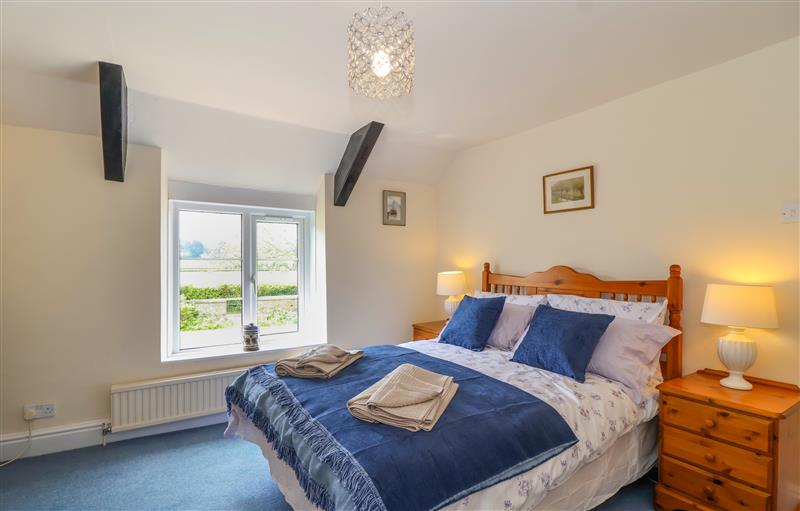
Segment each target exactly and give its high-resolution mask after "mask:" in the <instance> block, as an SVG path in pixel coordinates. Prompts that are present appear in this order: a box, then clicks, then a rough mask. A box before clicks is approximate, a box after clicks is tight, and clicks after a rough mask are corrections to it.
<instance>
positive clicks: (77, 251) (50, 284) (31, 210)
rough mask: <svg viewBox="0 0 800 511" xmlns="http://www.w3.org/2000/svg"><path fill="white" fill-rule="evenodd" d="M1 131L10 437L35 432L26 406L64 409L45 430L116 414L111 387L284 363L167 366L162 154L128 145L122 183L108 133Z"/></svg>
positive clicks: (2, 426) (0, 348)
mask: <svg viewBox="0 0 800 511" xmlns="http://www.w3.org/2000/svg"><path fill="white" fill-rule="evenodd" d="M1 136H2V161H1V162H0V169H2V182H1V185H0V188H1V189H2V231H1V232H2V316H1V317H0V323H2V326H0V335H1V336H2V338H1V339H0V359H2V361H1V364H2V365H1V366H0V387H2V388H0V401H2V413H0V432H2V433H13V432H18V431H23V430H24V429H25V423H24V422H23V421H22V406H23V405H25V404H30V403H42V402H53V403H55V404H56V411H57V415H56V417H53V418H49V419H41V420H37V421H36V425H35V427H36V428H37V429H39V428H47V427H52V426H60V425H65V424H73V423H79V422H85V421H90V420H95V419H106V418H108V417H109V415H110V414H109V402H110V397H109V388H110V386H111V384H113V383H123V382H128V381H136V380H143V379H149V378H158V377H164V376H175V375H181V374H191V373H196V372H201V371H209V370H215V369H224V368H230V367H239V366H244V365H255V364H258V363H263V362H266V361H268V360H270V358H274V357H275V354H272V356H271V357H270V355H267V354H260V353H256V354H243V355H237V356H233V357H228V358H222V359H216V360H206V361H186V362H169V363H162V362H161V358H160V354H161V348H160V339H161V336H160V330H159V329H160V313H161V292H160V285H161V279H160V271H161V270H160V257H159V255H160V250H161V249H160V236H161V234H160V228H159V226H160V221H161V213H162V200H163V199H164V198H165V197H166V196H165V195H162V190H164V189H165V188H164V185H165V184H166V181H165V180H164V172H163V171H162V168H161V150H160V149H158V148H155V147H147V146H139V145H130V146H128V163H127V173H126V182H125V183H116V182H111V181H106V180H104V179H103V167H102V157H101V146H100V140H99V138H98V137H95V136H87V135H76V134H70V133H63V132H56V131H45V130H39V129H31V128H19V127H13V126H8V125H3V126H2V135H1ZM123 290H124V291H123Z"/></svg>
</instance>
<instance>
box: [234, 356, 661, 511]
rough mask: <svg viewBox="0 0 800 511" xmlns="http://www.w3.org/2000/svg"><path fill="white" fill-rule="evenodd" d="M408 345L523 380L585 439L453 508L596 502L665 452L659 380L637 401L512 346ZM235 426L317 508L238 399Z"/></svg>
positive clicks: (290, 490)
mask: <svg viewBox="0 0 800 511" xmlns="http://www.w3.org/2000/svg"><path fill="white" fill-rule="evenodd" d="M402 346H405V347H408V348H411V349H415V350H418V351H420V352H422V353H425V354H427V355H430V356H433V357H439V358H443V359H446V360H450V361H451V362H455V363H458V364H461V365H464V366H467V367H470V368H472V369H475V370H477V371H480V372H482V373H484V374H487V375H488V376H491V377H493V378H495V379H498V380H500V381H504V382H506V383H509V384H511V385H514V386H516V387H519V388H521V389H523V390H525V391H527V392H530V393H531V394H534V395H535V396H537V397H538V398H540V399H542V400H543V401H545V402H546V403H548V404H549V405H550V406H552V407H553V408H554V409H555V410H556V411H557V412H558V413H559V414H561V416H562V417H563V418H564V419H565V420H566V421H567V423H568V424H569V425H570V427H571V428H572V430H573V431H574V433H575V435H576V437H577V438H578V443H576V444H575V445H574V446H572V447H570V448H568V449H567V450H566V451H564V452H563V453H561V454H559V455H558V456H555V457H553V458H551V459H550V460H548V461H546V462H544V463H542V464H541V465H539V466H537V467H535V468H533V469H531V470H529V471H527V472H524V473H522V474H519V475H517V476H515V477H512V478H510V479H508V480H506V481H503V482H501V483H498V484H495V485H494V486H491V487H489V488H486V489H484V490H481V491H479V492H476V493H473V494H471V495H468V496H467V497H464V498H463V499H461V500H459V501H457V502H454V503H452V504H450V505H448V506H447V507H446V508H445V509H451V510H457V509H531V508H534V507H536V508H538V509H570V510H572V509H591V508H592V507H594V506H596V505H597V504H599V503H601V502H603V501H604V500H606V499H607V498H609V497H610V496H612V495H613V494H614V493H615V492H616V491H617V490H618V489H619V488H620V487H622V486H623V485H625V484H627V483H629V482H631V481H633V480H635V479H637V478H638V477H640V476H641V475H642V474H644V473H645V472H646V471H647V470H648V469H649V468H650V467H651V466H652V465H653V463H654V462H655V459H656V456H657V450H656V444H657V433H656V422H657V421H655V420H652V419H653V418H654V417H655V415H656V413H657V410H658V402H657V396H658V392H657V390H656V389H655V385H656V384H657V382H656V381H652V382H651V383H650V384H649V385H648V388H647V389H645V392H644V394H645V395H646V399H645V400H644V401H642V402H641V403H639V404H635V403H634V402H633V401H632V400H631V399H630V398H629V397H628V396H627V394H626V393H625V392H624V391H623V390H622V387H621V385H620V384H619V383H616V382H614V381H612V380H608V379H606V378H602V377H600V376H597V375H594V374H591V373H589V374H587V377H586V381H585V382H584V383H578V382H576V381H574V380H572V379H571V378H568V377H565V376H561V375H558V374H555V373H550V372H548V371H544V370H542V369H537V368H532V367H529V366H526V365H524V364H517V363H515V362H511V361H510V358H511V353H508V352H503V351H499V350H491V349H487V350H485V351H483V352H472V351H469V350H465V349H463V348H459V347H457V346H452V345H448V344H439V343H437V342H434V341H418V342H413V343H406V344H404V345H402ZM232 414H234V415H235V417H232V420H231V425H232V428H231V430H232V431H230V432H232V433H236V434H238V435H240V436H242V437H244V438H246V439H248V440H250V441H252V442H254V443H256V444H258V445H259V446H260V447H261V449H262V451H263V453H264V456H265V457H266V459H267V461H268V462H269V466H270V472H271V475H272V477H273V479H274V480H275V481H276V482H277V484H278V487H279V488H280V489H281V491H282V492H283V494H284V496H285V497H286V500H287V502H289V504H290V505H291V506H292V507H293V508H294V509H298V510H299V509H303V510H306V509H314V506H313V504H311V503H310V502H309V501H308V500H307V499H306V498H305V495H304V494H303V491H302V489H301V488H300V486H299V484H298V482H297V480H296V479H295V475H294V472H293V471H292V470H291V468H289V467H288V465H286V464H285V463H283V462H282V461H281V460H280V459H278V457H277V454H276V453H275V452H274V451H273V450H272V448H271V447H270V445H269V443H268V442H267V441H266V439H265V438H264V436H263V433H262V432H261V431H260V430H259V429H257V428H256V427H255V426H254V425H253V424H252V423H251V422H250V421H249V420H248V419H247V418H246V417H244V415H243V414H241V412H240V411H239V410H238V409H236V408H235V407H234V408H233V409H232Z"/></svg>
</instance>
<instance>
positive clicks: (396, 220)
mask: <svg viewBox="0 0 800 511" xmlns="http://www.w3.org/2000/svg"><path fill="white" fill-rule="evenodd" d="M383 225H400V226H403V225H406V192H395V191H392V190H384V191H383Z"/></svg>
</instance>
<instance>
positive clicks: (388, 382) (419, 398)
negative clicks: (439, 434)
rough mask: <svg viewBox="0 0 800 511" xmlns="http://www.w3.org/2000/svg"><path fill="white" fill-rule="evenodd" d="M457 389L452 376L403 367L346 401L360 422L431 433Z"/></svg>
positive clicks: (410, 366)
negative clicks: (377, 423)
mask: <svg viewBox="0 0 800 511" xmlns="http://www.w3.org/2000/svg"><path fill="white" fill-rule="evenodd" d="M456 390H458V384H457V383H454V382H453V377H452V376H444V375H441V374H437V373H434V372H431V371H427V370H425V369H422V368H419V367H417V366H414V365H411V364H403V365H401V366H398V367H397V368H395V369H394V370H393V371H392V372H390V373H389V374H387V375H386V376H384V377H383V378H382V379H380V380H378V381H377V382H376V383H375V384H374V385H372V386H371V387H369V388H368V389H366V390H364V391H363V392H361V393H360V394H358V395H357V396H356V397H354V398H353V399H351V400H350V401H348V402H347V408H348V409H349V410H350V413H352V414H353V416H354V417H355V418H357V419H361V420H363V421H367V422H379V423H381V424H386V425H389V426H395V427H398V428H403V429H407V430H408V431H419V430H425V431H430V430H431V429H433V426H434V425H436V421H438V420H439V417H441V416H442V414H443V413H444V411H445V409H446V408H447V405H449V404H450V401H451V400H452V399H453V396H454V395H455V393H456Z"/></svg>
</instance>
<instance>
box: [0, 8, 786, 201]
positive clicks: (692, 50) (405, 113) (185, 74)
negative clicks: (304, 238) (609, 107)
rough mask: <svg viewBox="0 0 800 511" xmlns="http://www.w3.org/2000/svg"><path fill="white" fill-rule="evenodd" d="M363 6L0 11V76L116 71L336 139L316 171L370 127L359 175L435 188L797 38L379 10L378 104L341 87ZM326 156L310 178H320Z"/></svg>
mask: <svg viewBox="0 0 800 511" xmlns="http://www.w3.org/2000/svg"><path fill="white" fill-rule="evenodd" d="M368 5H372V4H365V3H355V2H335V3H227V4H226V3H111V2H108V3H60V2H56V3H3V6H2V32H3V33H2V43H3V46H2V58H3V61H2V65H3V70H4V71H6V72H7V73H9V74H10V73H11V71H12V70H13V71H14V72H15V73H17V76H27V77H32V76H47V77H50V78H51V79H58V80H62V81H64V80H68V81H70V82H84V83H86V84H87V85H88V84H92V85H94V84H95V83H96V68H95V65H94V63H95V62H96V61H98V60H107V61H110V62H116V63H120V64H122V65H123V66H124V68H125V74H126V77H127V82H128V86H129V88H130V89H132V90H133V91H134V95H136V94H140V97H144V98H147V97H153V98H165V101H166V100H174V101H177V102H180V103H182V104H187V103H188V104H194V105H201V106H203V107H208V108H210V109H214V110H221V111H226V112H233V113H238V114H243V115H246V116H248V118H249V119H252V118H259V119H266V120H269V121H268V122H270V123H271V125H273V127H278V128H279V127H281V126H285V124H283V123H287V124H292V125H297V126H300V127H306V128H312V129H313V130H314V132H315V133H322V134H323V135H324V136H323V137H322V138H326V139H327V138H330V137H333V139H336V140H337V142H331V143H330V144H331V145H330V147H328V146H327V145H326V149H325V150H324V151H322V152H323V153H325V158H327V159H329V158H330V156H329V154H334V153H339V152H340V150H341V149H343V144H344V143H345V141H346V137H342V136H341V135H343V134H347V133H350V132H352V131H353V130H355V129H357V128H358V127H360V126H361V125H363V124H364V123H366V122H367V121H370V120H379V121H382V122H384V123H386V125H387V129H386V131H385V132H384V136H382V139H381V141H380V142H379V145H378V146H377V147H376V157H379V158H382V160H381V162H382V164H381V165H380V167H381V168H382V169H384V170H383V171H381V170H375V171H374V172H377V173H379V174H380V173H381V172H383V175H387V176H392V177H397V178H402V179H415V180H423V181H435V180H436V178H437V177H438V173H439V172H440V171H441V170H442V169H441V167H442V166H444V165H446V164H447V163H448V162H449V160H450V158H452V155H453V154H454V153H455V152H456V151H457V150H460V149H463V148H465V147H469V146H472V145H476V144H480V143H483V142H486V141H489V140H492V139H495V138H499V137H503V136H506V135H509V134H513V133H516V132H519V131H523V130H525V129H528V128H531V127H534V126H537V125H541V124H544V123H546V122H549V121H552V120H555V119H558V118H562V117H565V116H568V115H571V114H573V113H577V112H580V111H583V110H586V109H587V108H591V107H593V106H595V105H598V104H601V103H604V102H606V101H609V100H612V99H615V98H618V97H622V96H625V95H627V94H630V93H632V92H635V91H638V90H641V89H644V88H647V87H649V86H652V85H655V84H657V83H660V82H663V81H666V80H670V79H673V78H677V77H679V76H683V75H686V74H689V73H691V72H694V71H697V70H700V69H703V68H706V67H709V66H712V65H714V64H717V63H720V62H724V61H726V60H730V59H732V58H735V57H737V56H740V55H743V54H745V53H749V52H751V51H754V50H756V49H759V48H762V47H765V46H768V45H770V44H773V43H776V42H779V41H782V40H784V39H788V38H790V37H794V36H796V35H797V34H798V3H796V2H774V3H771V2H763V1H762V2H736V3H733V2H731V3H725V2H669V3H667V2H663V3H654V2H637V3H621V2H620V3H605V2H596V3H595V2H581V3H572V2H546V3H507V2H488V1H487V2H480V3H445V2H438V3H425V2H413V3H406V2H391V3H389V5H390V6H392V7H393V8H395V9H402V10H404V11H405V12H406V13H407V14H408V15H409V17H410V18H412V19H413V21H414V24H415V29H416V44H417V48H416V54H417V58H416V61H417V68H416V84H415V87H414V91H413V94H412V95H411V96H409V97H405V98H401V99H399V100H392V101H379V100H371V99H365V98H361V97H356V96H354V95H353V94H352V93H351V92H350V91H349V89H348V88H347V83H346V74H345V67H346V51H345V45H346V27H347V24H348V22H349V19H350V17H351V16H352V14H353V12H355V11H356V10H360V9H364V8H365V7H367V6H368ZM20 73H22V74H20ZM4 74H5V73H4ZM26 83H27V82H26ZM64 83H65V82H64ZM4 85H5V86H6V87H7V88H8V89H14V90H16V91H17V92H20V91H19V89H20V88H23V89H24V88H26V87H25V86H22V85H19V84H18V85H17V86H16V87H8V85H7V81H6V79H5V78H4ZM27 88H28V89H30V87H27ZM43 90H44V89H43ZM28 94H29V95H30V94H31V93H30V92H28ZM16 97H17V96H14V95H13V94H12V96H11V98H9V97H8V95H7V94H4V105H3V112H4V115H5V116H6V118H8V115H9V114H10V115H11V116H12V117H14V116H22V117H24V116H25V115H26V112H24V111H21V110H22V109H21V107H20V106H19V105H20V104H21V102H22V100H19V101H16V99H15V98H16ZM87 97H88V96H87ZM51 101H52V99H51ZM92 101H94V102H95V103H96V101H97V100H96V96H95V97H94V99H93V100H92ZM46 102H47V101H46V100H45V99H44V98H42V104H44V103H46ZM27 103H30V107H31V108H35V105H36V103H37V102H36V101H31V100H28V101H27ZM143 103H146V101H144V100H143ZM151 103H152V101H151ZM133 107H134V108H137V106H136V105H135V104H134V105H133ZM143 108H144V110H145V111H146V110H147V108H148V107H143ZM50 110H52V109H50ZM37 115H39V116H43V117H47V116H48V114H47V113H40V114H37ZM92 119H96V117H92ZM140 119H141V116H140ZM92 122H94V121H93V120H92ZM246 125H247V123H243V126H246ZM276 129H277V128H276ZM76 130H78V129H77V128H76ZM132 131H136V130H135V129H133V130H132ZM162 131H163V130H162ZM167 131H168V128H167ZM157 134H158V130H155V129H151V127H150V126H149V125H147V123H145V125H144V126H142V129H141V130H140V133H139V137H140V138H146V139H147V140H146V141H147V143H151V144H154V145H161V146H162V147H166V145H168V144H166V145H165V144H164V143H163V142H162V141H161V140H159V139H158V138H159V137H158V136H156V135H157ZM164 136H167V137H168V135H164ZM337 137H338V138H337ZM326 144H327V142H326ZM337 144H338V145H337ZM188 145H191V144H188ZM381 145H383V146H385V147H383V148H382V149H381ZM184 146H187V143H184ZM339 146H341V148H339ZM181 147H183V146H181ZM168 149H169V148H168ZM334 149H335V150H334ZM186 150H188V147H187V149H186ZM276 150H278V149H276ZM295 150H298V148H295ZM303 150H306V151H309V152H314V151H315V149H314V147H313V146H308V147H305V148H304V149H303ZM412 154H413V155H414V157H413V158H411V159H409V158H410V156H411V155H412ZM262 156H263V155H262ZM338 156H339V154H336V157H334V158H333V159H334V160H335V161H333V162H330V161H328V160H327V159H326V160H325V161H322V160H320V161H319V162H315V163H313V164H310V165H311V167H314V166H315V165H316V166H323V167H325V168H316V169H314V172H319V173H322V172H330V171H332V170H333V169H335V166H336V164H337V163H338ZM281 158H282V160H281V161H282V162H284V163H282V164H285V161H286V159H287V158H291V154H289V153H286V154H283V155H282V156H281ZM370 165H371V166H372V167H375V168H376V169H377V168H378V165H377V164H375V163H374V162H371V164H370ZM369 169H370V167H368V170H369ZM385 169H389V170H385ZM189 174H191V172H189ZM179 177H180V178H181V179H190V180H191V179H192V176H191V175H189V176H186V175H180V176H179ZM195 177H196V178H197V179H196V180H198V181H205V182H217V183H220V181H221V180H220V179H208V177H209V176H206V175H205V174H203V175H198V176H195ZM210 177H212V178H213V176H210ZM240 181H241V182H238V181H237V182H236V183H235V184H237V185H243V186H247V181H248V179H247V178H246V177H244V178H243V179H242V180H240ZM220 184H224V183H220ZM260 187H263V185H261V186H260Z"/></svg>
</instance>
